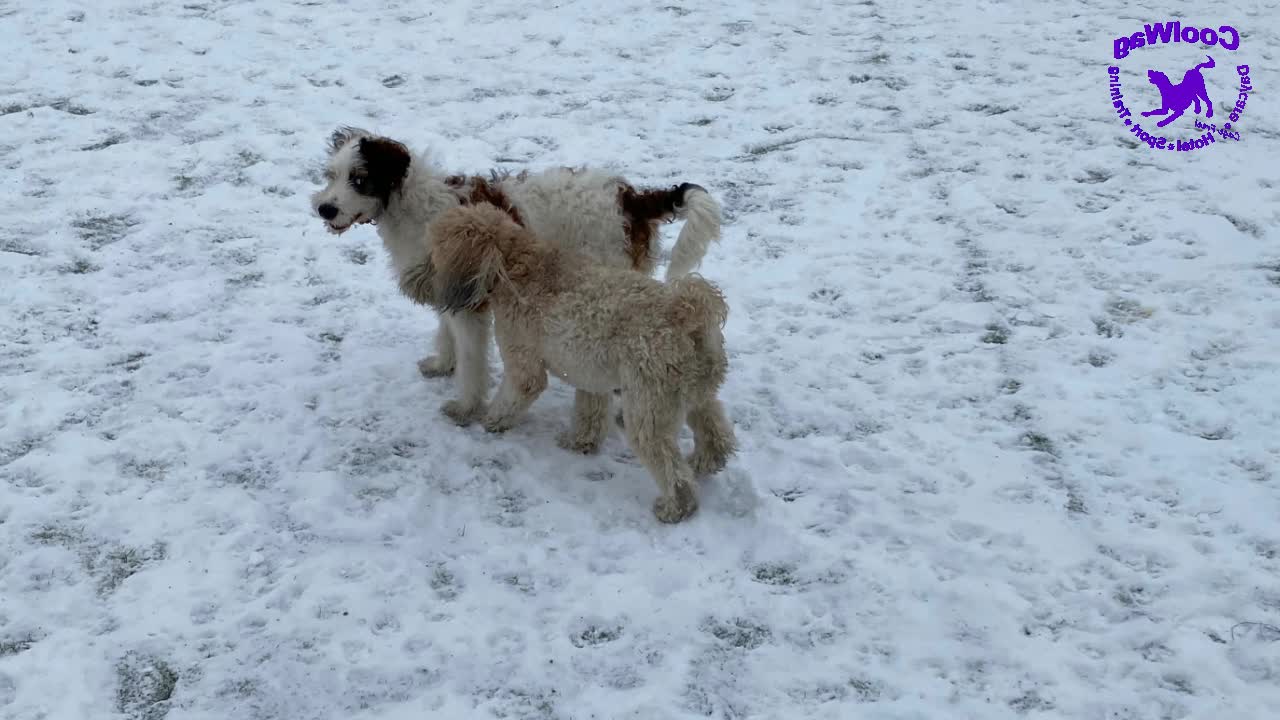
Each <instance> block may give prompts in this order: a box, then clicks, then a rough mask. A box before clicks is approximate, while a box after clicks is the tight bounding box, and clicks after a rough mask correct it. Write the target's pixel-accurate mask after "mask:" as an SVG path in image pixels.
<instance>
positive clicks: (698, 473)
mask: <svg viewBox="0 0 1280 720" xmlns="http://www.w3.org/2000/svg"><path fill="white" fill-rule="evenodd" d="M728 464H729V455H728V454H726V453H712V452H705V451H703V452H694V453H693V455H690V456H689V467H691V468H693V474H694V476H695V477H700V478H701V477H707V476H708V475H715V474H716V473H718V472H720V471H721V470H723V469H724V468H725V466H726V465H728Z"/></svg>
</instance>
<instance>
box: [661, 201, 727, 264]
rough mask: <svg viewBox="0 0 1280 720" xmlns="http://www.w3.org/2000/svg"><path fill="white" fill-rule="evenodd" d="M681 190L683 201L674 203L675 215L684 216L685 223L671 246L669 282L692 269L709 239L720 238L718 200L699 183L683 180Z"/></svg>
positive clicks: (682, 217)
mask: <svg viewBox="0 0 1280 720" xmlns="http://www.w3.org/2000/svg"><path fill="white" fill-rule="evenodd" d="M680 190H682V191H683V195H682V198H681V199H682V200H683V202H681V203H680V204H678V205H676V206H675V216H676V217H677V218H678V219H681V220H684V227H682V228H680V235H679V236H677V237H676V244H675V245H673V246H672V247H671V264H669V265H667V281H668V282H670V281H672V280H674V279H676V278H679V277H683V276H685V275H688V274H689V273H690V272H692V271H693V270H694V268H696V267H698V265H699V264H701V263H702V258H703V256H705V255H706V254H707V248H708V247H710V245H711V243H713V242H715V241H716V240H719V239H720V203H718V202H716V199H715V198H713V197H711V193H709V192H707V190H706V188H704V187H702V186H701V185H694V184H693V183H685V184H683V185H681V186H680Z"/></svg>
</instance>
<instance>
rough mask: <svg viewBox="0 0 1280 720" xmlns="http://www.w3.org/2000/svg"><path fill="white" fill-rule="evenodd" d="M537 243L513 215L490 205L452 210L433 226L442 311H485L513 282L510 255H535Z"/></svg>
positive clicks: (438, 300)
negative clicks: (492, 298) (500, 289)
mask: <svg viewBox="0 0 1280 720" xmlns="http://www.w3.org/2000/svg"><path fill="white" fill-rule="evenodd" d="M533 242H534V241H533V240H532V238H531V237H530V236H529V235H528V233H527V232H526V231H525V229H524V228H522V227H520V226H519V225H517V224H516V223H515V222H514V221H513V220H512V219H511V216H509V215H507V213H505V212H503V211H502V210H500V209H498V208H497V207H495V206H493V205H489V204H488V203H478V204H476V205H466V206H461V207H455V208H451V209H449V210H446V211H445V212H444V213H442V214H441V215H440V217H439V218H438V219H437V220H436V221H435V222H434V223H432V224H431V261H432V264H433V265H435V277H434V282H433V285H434V288H435V301H436V303H437V304H438V307H440V309H441V310H443V311H445V312H454V311H458V310H471V311H475V312H481V311H483V310H485V309H486V307H487V305H488V301H489V294H490V293H491V292H493V289H494V287H495V286H496V285H497V284H498V283H499V282H501V281H503V280H507V279H509V277H510V273H509V267H508V265H509V263H510V260H511V258H509V257H508V255H511V254H519V253H521V252H528V251H530V250H532V247H531V243H533Z"/></svg>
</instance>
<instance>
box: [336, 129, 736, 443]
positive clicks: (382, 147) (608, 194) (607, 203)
mask: <svg viewBox="0 0 1280 720" xmlns="http://www.w3.org/2000/svg"><path fill="white" fill-rule="evenodd" d="M328 152H329V159H328V163H327V167H326V171H325V175H326V185H325V187H323V188H321V189H320V190H319V191H318V192H316V193H315V194H314V195H313V196H312V198H311V202H312V207H313V209H314V210H315V211H316V213H317V214H318V215H320V217H321V218H323V219H324V220H325V224H326V225H327V227H328V228H329V230H330V231H331V232H334V233H338V234H341V233H344V232H346V231H347V230H348V229H350V228H351V227H353V226H354V225H357V224H364V223H373V224H375V225H376V227H377V230H378V235H379V236H381V238H382V241H383V245H384V246H385V247H386V249H387V251H388V253H389V254H390V256H391V263H392V265H393V267H394V268H395V273H396V275H397V278H398V280H399V284H400V288H401V290H402V291H404V292H405V294H406V295H408V296H410V297H413V298H416V301H417V302H420V303H422V304H427V305H435V301H434V299H433V298H432V297H431V296H430V293H429V292H423V291H424V290H425V289H426V288H428V287H430V286H431V282H430V280H429V278H428V277H427V276H424V275H423V273H424V272H425V271H426V269H425V268H423V267H422V265H423V263H425V262H427V260H428V258H429V253H430V245H429V237H430V236H429V235H428V234H427V229H428V228H429V227H430V225H431V224H432V222H434V221H435V219H436V218H437V217H439V215H440V213H442V212H444V211H446V210H448V209H450V208H454V207H459V206H466V205H473V204H476V203H481V202H483V203H490V204H493V205H496V206H498V207H501V208H502V209H503V210H504V211H506V212H507V213H508V214H509V215H510V216H511V217H512V218H513V220H514V221H515V222H518V223H520V224H521V225H523V226H525V227H527V228H528V229H529V230H531V231H532V232H533V233H534V234H536V235H538V236H539V237H544V238H548V239H550V240H551V242H553V243H555V244H558V245H561V246H563V247H566V248H569V249H571V250H573V251H574V252H575V253H577V254H578V255H579V256H580V257H581V258H582V259H583V261H584V262H592V263H598V264H601V265H606V266H609V267H616V268H628V269H631V270H634V271H637V272H638V273H643V274H645V275H648V274H651V273H652V272H653V270H654V267H655V264H656V258H657V254H658V253H657V242H658V225H659V223H662V222H670V221H673V220H676V219H683V220H684V221H685V224H684V227H683V228H682V229H681V231H680V234H679V236H678V237H677V238H676V242H675V245H674V246H673V247H672V251H671V262H670V264H669V265H668V267H667V278H668V279H675V278H678V277H681V276H683V275H685V274H687V273H688V272H690V271H691V270H693V269H694V268H695V267H697V265H698V264H699V263H700V262H701V261H702V257H703V256H704V255H705V254H706V251H707V248H708V246H709V245H710V243H711V242H713V241H715V240H718V239H719V237H720V221H721V214H720V207H719V204H718V203H717V202H716V201H715V200H714V199H713V198H712V197H711V195H710V194H709V193H707V191H706V190H705V189H703V188H702V187H700V186H698V185H694V184H692V183H682V184H680V185H677V186H674V187H671V188H662V189H638V188H636V187H634V186H632V185H631V184H630V183H628V182H627V181H626V180H624V179H623V178H620V177H618V176H616V175H612V174H609V173H605V172H602V171H599V170H591V169H570V168H557V169H550V170H545V171H543V172H536V173H530V172H521V173H519V174H516V175H510V174H497V173H495V174H493V175H492V176H491V177H489V178H485V177H481V176H467V175H448V174H446V173H444V172H442V171H441V170H439V169H438V168H436V167H435V166H434V165H433V164H432V163H431V162H429V161H428V159H427V158H426V157H425V156H422V155H414V154H413V153H411V152H410V151H409V149H408V148H407V147H406V146H405V145H404V144H403V143H400V142H399V141H396V140H393V139H391V138H387V137H382V136H379V135H375V134H373V133H371V132H369V131H367V130H363V129H360V128H353V127H341V128H338V129H337V130H335V131H334V132H333V134H332V135H331V136H330V138H329V143H328ZM414 268H417V269H414ZM406 272H408V273H409V274H408V275H406ZM440 321H441V322H440V328H439V330H438V332H437V334H436V343H435V344H436V354H435V355H433V356H430V357H426V358H423V359H422V360H420V361H419V362H418V369H419V371H420V372H421V373H422V374H423V375H424V376H426V377H437V376H446V375H452V374H454V372H455V370H456V371H457V375H458V384H459V390H460V392H459V393H458V397H457V398H456V399H453V400H450V401H449V402H448V403H446V404H445V406H444V408H443V409H444V412H445V413H446V414H447V415H448V416H449V417H451V418H452V419H454V420H455V421H456V422H459V423H467V422H470V421H471V420H473V419H475V417H478V416H479V415H480V414H482V413H483V411H484V405H485V395H486V393H487V385H488V347H489V332H490V325H491V318H490V316H489V314H488V313H487V312H486V311H485V309H484V308H478V309H476V310H475V311H466V312H455V313H447V314H445V313H442V314H441V315H440ZM608 404H609V396H608V395H607V394H606V395H604V396H603V397H584V396H582V395H581V394H579V396H578V397H577V398H576V400H575V407H576V408H577V409H578V413H577V414H576V415H575V421H574V422H575V425H577V424H581V423H583V422H593V418H594V417H595V415H596V414H597V413H598V412H607V411H608ZM601 408H603V410H602V409H601ZM590 449H591V448H589V447H584V450H587V451H590Z"/></svg>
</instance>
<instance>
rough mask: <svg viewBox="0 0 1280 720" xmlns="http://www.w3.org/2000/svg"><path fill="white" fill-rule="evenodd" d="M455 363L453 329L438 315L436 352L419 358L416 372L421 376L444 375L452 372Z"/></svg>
mask: <svg viewBox="0 0 1280 720" xmlns="http://www.w3.org/2000/svg"><path fill="white" fill-rule="evenodd" d="M455 363H456V360H455V355H454V342H453V331H452V330H450V329H449V322H448V321H447V320H445V319H444V317H440V328H439V329H438V330H436V354H435V355H430V356H428V357H424V358H422V359H421V360H419V361H418V372H420V373H422V376H423V377H429V378H433V377H444V376H445V375H452V374H453V368H454V365H455Z"/></svg>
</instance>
